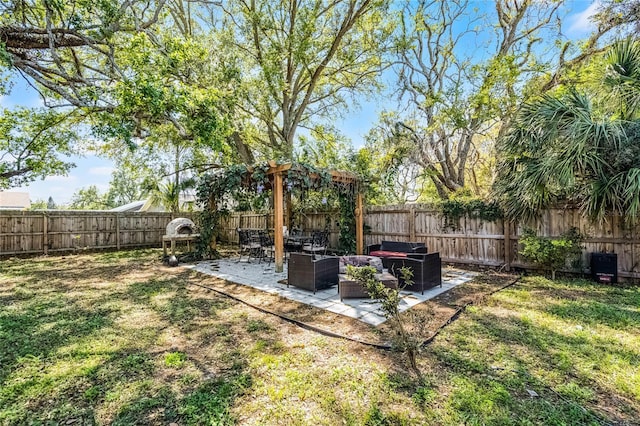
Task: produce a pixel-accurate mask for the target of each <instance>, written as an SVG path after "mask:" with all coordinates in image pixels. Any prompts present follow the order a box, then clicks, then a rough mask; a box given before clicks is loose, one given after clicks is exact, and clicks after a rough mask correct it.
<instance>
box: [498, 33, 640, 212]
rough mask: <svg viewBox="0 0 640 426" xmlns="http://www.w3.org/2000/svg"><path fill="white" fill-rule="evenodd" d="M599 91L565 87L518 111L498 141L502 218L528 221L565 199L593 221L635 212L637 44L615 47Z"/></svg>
mask: <svg viewBox="0 0 640 426" xmlns="http://www.w3.org/2000/svg"><path fill="white" fill-rule="evenodd" d="M599 72H600V75H599V77H600V80H599V81H600V85H599V90H597V91H592V92H591V93H581V92H580V91H579V89H578V88H576V87H569V88H568V89H565V90H563V91H560V92H559V93H557V94H548V95H544V96H542V97H539V98H537V99H535V100H532V101H531V102H528V103H526V104H525V105H523V107H522V108H521V110H520V111H519V113H518V115H517V117H516V119H515V120H514V122H513V125H512V127H511V128H510V130H509V132H508V133H507V134H506V135H505V137H504V138H503V139H502V140H501V141H500V143H499V156H500V158H501V161H500V164H499V170H498V171H499V177H498V179H497V181H496V185H495V191H496V194H497V196H498V197H499V198H500V200H501V203H502V205H503V208H504V210H505V213H507V215H508V216H510V217H514V218H531V217H534V216H536V215H537V214H538V213H539V212H540V210H541V209H543V208H546V207H549V206H550V205H551V204H552V203H554V202H559V201H570V202H574V203H577V204H578V205H580V206H581V208H582V209H583V211H584V212H585V213H586V214H587V215H589V216H590V217H592V218H593V219H603V218H604V216H605V214H606V213H608V212H612V213H616V214H620V215H624V216H626V217H627V218H628V219H631V220H634V219H637V217H638V214H639V213H640V42H638V41H637V40H632V39H627V40H624V41H620V42H617V43H615V44H614V45H613V46H611V48H610V49H609V51H608V53H607V54H606V55H605V56H604V63H603V66H602V67H601V68H600V70H599Z"/></svg>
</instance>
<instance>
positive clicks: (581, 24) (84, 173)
mask: <svg viewBox="0 0 640 426" xmlns="http://www.w3.org/2000/svg"><path fill="white" fill-rule="evenodd" d="M487 1H488V0H487ZM597 6H598V3H597V0H596V1H593V0H575V1H571V2H569V8H570V9H571V11H570V13H569V14H568V15H567V18H566V23H565V24H566V25H564V28H565V35H566V36H567V37H569V38H573V39H578V38H582V37H585V36H586V35H588V33H589V32H590V31H591V30H592V29H593V24H592V23H591V22H590V21H589V17H590V16H591V15H593V13H594V12H595V10H596V9H597ZM13 82H14V86H13V88H12V90H11V92H10V94H8V95H6V96H0V107H2V108H13V107H17V106H23V107H40V106H42V105H43V102H42V100H41V99H40V97H39V95H38V93H37V92H36V91H35V90H34V89H33V88H32V87H30V86H29V85H28V84H27V83H26V82H25V81H24V80H22V79H20V78H17V79H14V80H13ZM385 107H391V108H393V106H392V105H391V104H387V103H385V101H384V100H380V99H377V100H376V99H374V100H367V101H363V102H361V105H360V107H359V108H357V109H354V110H353V111H350V112H349V113H348V116H347V117H345V118H343V119H339V120H337V121H336V123H335V125H336V127H337V128H339V129H341V130H342V131H343V133H344V134H345V135H346V136H347V137H348V138H349V139H350V140H351V142H352V144H353V146H354V147H358V146H361V145H362V144H363V141H364V137H365V135H366V134H367V132H368V131H369V129H371V128H372V127H373V126H374V124H375V123H376V121H377V117H378V114H379V113H380V112H382V111H383V110H384V109H385ZM70 161H72V162H73V163H75V164H76V167H75V168H73V169H71V171H70V172H69V174H68V175H67V176H50V177H47V178H46V179H44V180H38V181H35V182H33V183H31V184H29V185H28V186H24V187H20V188H12V189H11V190H10V191H16V192H28V193H29V198H30V199H31V201H32V202H34V201H36V200H45V201H46V200H47V199H48V198H49V197H52V198H53V200H54V201H55V202H56V204H67V203H69V202H70V201H71V197H72V195H73V194H74V193H75V192H76V191H77V190H79V189H81V188H86V187H88V186H90V185H95V186H97V187H98V189H99V190H100V191H101V192H104V191H106V190H107V188H108V187H109V181H110V179H111V172H112V171H113V170H114V167H115V166H114V163H113V162H112V161H111V160H108V159H105V158H99V157H96V156H94V155H87V156H84V157H74V158H71V159H70Z"/></svg>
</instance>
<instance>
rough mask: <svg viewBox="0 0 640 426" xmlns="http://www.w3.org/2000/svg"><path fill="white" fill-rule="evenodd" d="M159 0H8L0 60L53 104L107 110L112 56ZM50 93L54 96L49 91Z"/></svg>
mask: <svg viewBox="0 0 640 426" xmlns="http://www.w3.org/2000/svg"><path fill="white" fill-rule="evenodd" d="M164 4H165V0H113V1H98V2H91V1H84V0H65V1H48V0H9V1H5V2H3V3H2V6H0V41H1V43H0V60H1V61H2V65H4V66H7V67H9V68H10V69H12V70H15V71H17V72H18V73H19V74H21V75H22V76H27V77H28V78H29V79H30V80H28V81H29V82H30V83H31V84H32V85H33V83H32V82H35V83H37V85H33V87H36V88H38V89H39V90H40V91H41V93H42V95H43V98H44V99H45V100H47V101H54V103H56V104H66V105H71V106H74V107H84V108H90V109H112V108H113V107H114V103H113V100H112V97H111V96H110V94H109V90H110V88H111V87H112V82H113V81H116V80H122V79H126V75H125V74H124V72H123V70H122V69H120V67H119V65H118V63H117V61H116V60H115V53H116V52H117V51H118V49H117V46H118V45H119V44H120V43H122V42H123V40H124V39H126V37H127V36H129V35H131V34H135V33H138V32H141V31H148V30H149V29H150V28H151V27H152V26H153V25H154V24H155V23H156V22H157V20H158V19H159V17H160V16H161V12H162V11H163V7H164ZM50 94H55V96H54V97H52V96H49V95H50Z"/></svg>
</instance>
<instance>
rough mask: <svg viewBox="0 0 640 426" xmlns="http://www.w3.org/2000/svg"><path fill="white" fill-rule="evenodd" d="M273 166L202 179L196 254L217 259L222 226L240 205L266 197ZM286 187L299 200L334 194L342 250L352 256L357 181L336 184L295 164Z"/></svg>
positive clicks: (228, 170) (323, 173) (309, 167)
mask: <svg viewBox="0 0 640 426" xmlns="http://www.w3.org/2000/svg"><path fill="white" fill-rule="evenodd" d="M272 166H273V164H269V163H263V164H259V165H255V166H246V165H244V164H236V165H232V166H229V167H227V168H225V169H219V170H216V171H215V172H212V173H207V174H205V175H203V176H202V177H201V179H200V182H199V183H198V186H197V189H196V195H197V203H198V205H199V206H200V207H202V210H201V212H200V215H199V222H200V238H199V240H198V245H197V250H198V253H199V254H200V255H202V256H204V255H206V256H216V255H217V253H215V250H214V249H213V248H212V244H211V243H212V242H213V241H215V240H216V239H217V237H218V236H219V226H218V225H219V223H220V221H221V219H222V218H223V217H225V216H228V215H229V213H230V211H231V209H232V208H233V207H234V205H237V203H238V201H239V200H241V199H243V198H246V197H247V195H249V194H263V193H265V191H268V190H270V189H271V188H272V185H273V174H270V173H269V170H270V168H271V167H272ZM283 185H284V188H285V190H286V191H287V192H289V193H290V194H294V195H297V196H298V198H299V199H304V197H305V196H306V195H307V194H309V193H310V192H312V191H318V192H321V191H331V192H332V193H334V194H335V195H336V197H337V203H338V206H339V213H340V217H339V219H338V227H339V231H340V238H339V250H340V251H342V252H347V253H351V252H354V251H355V247H356V232H355V227H356V218H355V196H356V194H357V192H358V190H359V188H358V181H357V180H356V181H335V180H334V179H333V176H332V174H331V172H330V171H328V170H325V169H320V168H316V167H314V166H312V165H309V164H305V163H292V164H291V167H290V168H289V169H288V170H287V171H286V176H284V179H283Z"/></svg>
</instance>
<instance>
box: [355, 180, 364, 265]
mask: <svg viewBox="0 0 640 426" xmlns="http://www.w3.org/2000/svg"><path fill="white" fill-rule="evenodd" d="M355 213H356V254H364V201H363V199H362V194H361V193H360V192H358V193H357V194H356V211H355Z"/></svg>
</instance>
